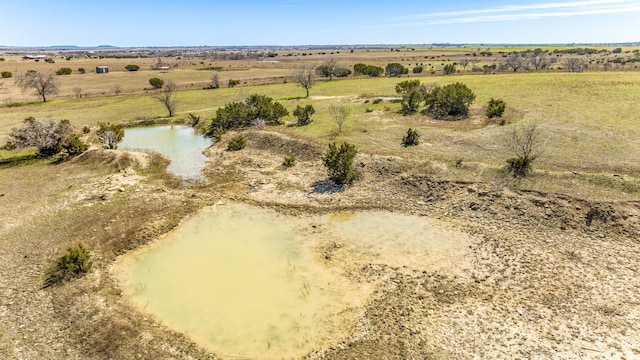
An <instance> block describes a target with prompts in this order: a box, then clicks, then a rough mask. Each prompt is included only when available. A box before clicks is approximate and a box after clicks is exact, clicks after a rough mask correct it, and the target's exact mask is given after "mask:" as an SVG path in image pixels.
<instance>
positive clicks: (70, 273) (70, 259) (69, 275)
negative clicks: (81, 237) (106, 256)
mask: <svg viewBox="0 0 640 360" xmlns="http://www.w3.org/2000/svg"><path fill="white" fill-rule="evenodd" d="M92 265H93V263H92V261H91V254H90V253H89V250H88V249H87V248H86V247H85V246H84V245H83V244H78V246H75V247H69V248H67V252H66V254H64V255H62V256H61V257H59V258H58V259H57V260H56V263H55V266H54V267H53V268H52V269H51V270H50V271H49V276H48V277H47V280H46V283H45V286H52V285H56V284H58V283H60V282H62V281H65V280H70V279H73V278H76V277H80V276H82V275H83V274H85V273H87V272H89V270H91V266H92Z"/></svg>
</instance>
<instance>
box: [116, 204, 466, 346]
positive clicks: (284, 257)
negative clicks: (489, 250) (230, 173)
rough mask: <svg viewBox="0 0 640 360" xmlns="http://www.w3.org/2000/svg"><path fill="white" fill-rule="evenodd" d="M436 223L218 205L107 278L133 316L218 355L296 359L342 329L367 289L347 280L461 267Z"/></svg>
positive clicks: (462, 245)
mask: <svg viewBox="0 0 640 360" xmlns="http://www.w3.org/2000/svg"><path fill="white" fill-rule="evenodd" d="M440 225H441V224H438V223H436V222H434V221H432V220H429V219H427V218H423V217H417V216H409V215H401V214H395V213H388V212H381V211H363V212H356V213H333V214H326V215H301V216H298V217H293V216H287V215H283V214H280V213H278V212H276V211H273V210H269V209H263V208H259V207H254V206H249V205H243V204H235V203H230V204H220V205H216V206H213V207H210V208H206V209H204V210H203V211H201V212H199V213H198V214H196V215H195V216H193V217H191V218H189V219H187V220H186V221H184V222H183V223H182V224H181V225H180V226H179V227H178V228H176V229H175V230H174V231H172V232H171V233H169V234H167V235H166V236H164V237H162V238H161V239H159V240H157V241H155V242H154V243H153V244H151V245H149V246H146V247H143V248H141V249H139V250H137V251H135V252H133V253H130V254H128V255H126V256H124V257H122V258H121V259H119V261H118V262H117V263H116V265H115V266H114V273H115V274H116V275H117V277H118V278H119V279H120V281H121V283H122V286H123V288H124V290H125V293H126V295H127V297H128V298H129V299H130V300H131V301H132V302H133V303H134V304H135V305H136V306H137V307H138V308H139V309H140V310H141V311H143V312H145V313H147V314H148V316H153V317H155V318H157V319H158V320H159V321H161V322H163V323H164V324H166V325H167V326H169V327H171V328H173V329H175V330H177V331H180V332H182V333H185V334H186V335H188V336H189V337H190V338H192V339H193V340H194V341H196V342H197V343H199V344H200V345H201V346H203V347H205V348H207V349H209V350H210V351H212V352H214V353H215V354H217V355H219V356H222V357H232V358H257V359H283V358H284V359H290V358H299V357H301V356H304V355H305V354H307V353H308V352H310V351H313V350H317V349H320V348H322V347H327V346H330V345H332V344H336V343H337V342H339V341H340V340H341V339H344V338H345V337H346V336H348V335H349V334H350V333H352V331H353V330H354V328H355V325H356V321H357V318H358V314H359V313H361V312H362V310H363V306H364V305H365V304H366V302H367V301H368V300H369V297H370V294H371V292H372V290H373V287H374V286H375V284H373V283H368V282H367V281H365V280H363V279H361V278H358V276H354V275H353V274H354V273H358V271H359V269H361V268H362V267H363V266H366V265H368V264H372V263H373V264H387V265H390V266H394V267H402V266H406V267H408V268H412V269H417V270H426V271H443V272H450V273H460V272H463V271H464V270H465V269H467V268H469V267H470V263H469V245H470V243H471V239H470V238H469V237H468V236H466V235H465V234H463V233H459V232H456V231H453V230H451V229H447V228H446V227H443V226H440Z"/></svg>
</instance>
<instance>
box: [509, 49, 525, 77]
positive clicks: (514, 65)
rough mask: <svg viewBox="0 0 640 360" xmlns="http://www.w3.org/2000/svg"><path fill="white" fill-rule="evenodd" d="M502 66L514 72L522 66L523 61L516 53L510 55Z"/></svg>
mask: <svg viewBox="0 0 640 360" xmlns="http://www.w3.org/2000/svg"><path fill="white" fill-rule="evenodd" d="M504 64H505V65H506V66H507V67H510V68H511V69H513V71H514V72H516V71H518V69H520V68H522V67H523V66H524V59H523V58H522V57H521V56H520V54H518V53H517V52H514V53H511V54H510V55H509V56H507V60H505V62H504Z"/></svg>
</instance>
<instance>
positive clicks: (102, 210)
mask: <svg viewBox="0 0 640 360" xmlns="http://www.w3.org/2000/svg"><path fill="white" fill-rule="evenodd" d="M246 135H247V138H248V140H249V146H248V147H247V148H246V149H245V150H242V151H239V152H234V153H230V152H227V151H224V149H223V145H220V146H214V147H212V148H211V149H210V151H209V154H208V155H209V157H210V160H211V162H210V164H209V165H208V167H207V169H206V173H207V174H208V176H209V177H210V179H211V184H210V185H209V186H206V187H202V188H186V189H185V188H177V189H173V188H171V187H169V186H167V183H166V182H163V181H162V180H161V179H159V180H149V179H148V178H147V177H145V176H140V175H137V174H136V173H135V172H133V171H132V170H127V169H129V167H128V166H126V165H127V164H126V163H124V162H122V163H118V166H116V168H120V169H122V171H118V170H114V171H107V170H105V169H106V167H107V166H109V164H111V163H112V162H111V163H110V162H109V160H108V159H107V160H105V162H106V164H105V163H101V165H100V166H96V165H93V163H92V162H91V161H87V160H85V161H84V162H78V163H73V164H64V165H57V166H51V165H43V166H30V167H25V168H12V169H11V170H10V174H9V172H8V171H6V170H2V172H0V179H1V182H0V184H2V190H0V193H2V194H4V195H3V196H2V197H0V202H1V204H2V207H1V208H0V209H1V210H0V217H1V218H2V224H3V226H2V227H0V261H1V264H2V267H0V288H1V289H2V294H3V296H2V299H1V300H0V325H1V328H0V355H1V356H0V357H4V358H16V359H41V358H47V359H89V358H90V359H96V358H98V359H99V358H102V359H114V358H144V359H152V358H153V359H155V358H180V359H183V358H184V359H189V358H215V355H213V354H208V353H206V352H205V351H203V350H202V349H200V348H199V347H197V346H196V345H194V344H193V343H192V342H190V341H189V340H188V339H185V338H184V337H183V336H180V335H179V334H176V333H174V332H172V331H171V330H169V329H167V328H165V327H164V326H162V325H160V324H158V323H157V322H155V321H153V320H152V319H149V318H145V316H144V315H142V314H140V313H138V312H137V311H134V310H133V309H132V308H131V307H130V306H129V305H128V302H127V301H126V299H124V298H123V296H122V294H121V291H120V288H119V287H118V285H117V284H116V282H115V281H114V279H113V277H112V275H111V274H110V272H109V267H110V265H111V264H112V263H113V261H114V259H115V258H116V256H118V255H120V254H123V253H125V252H126V251H128V250H130V249H133V248H136V247H138V246H139V245H140V244H143V243H146V242H148V241H151V240H153V239H155V238H156V237H157V236H159V235H160V234H162V233H165V232H166V231H168V230H169V229H171V228H173V227H175V226H176V225H177V224H178V223H179V222H180V220H181V219H183V218H185V217H186V216H188V215H189V214H192V213H193V212H195V211H197V210H198V209H200V208H202V207H204V206H206V205H210V204H213V203H216V202H218V201H220V200H221V199H222V200H225V199H233V200H234V201H242V202H247V203H251V204H254V205H258V206H264V207H269V208H274V209H276V210H278V211H280V212H282V213H286V214H294V215H295V214H299V213H301V212H303V213H326V212H335V211H349V210H358V209H381V210H388V211H398V212H403V213H410V214H416V215H422V216H425V217H429V218H434V219H440V220H441V221H443V222H446V223H447V224H448V225H449V226H451V227H452V228H455V229H458V230H462V231H464V232H466V233H467V234H469V235H470V236H472V237H473V238H474V239H475V240H474V242H473V244H472V245H471V247H472V248H471V250H472V254H473V255H472V259H471V268H470V269H469V270H467V271H465V272H463V273H461V274H448V273H442V272H429V271H425V270H418V269H414V268H411V267H397V266H393V265H392V264H387V263H385V262H384V259H381V260H380V261H378V262H370V263H357V262H356V263H351V264H350V265H349V266H346V265H345V264H346V263H348V259H349V254H348V253H346V252H345V251H346V249H347V247H341V246H335V244H327V246H326V247H325V248H323V249H318V256H321V257H322V261H326V262H327V263H328V264H329V265H331V264H332V262H333V263H335V264H336V266H341V267H343V268H344V271H345V274H347V275H348V276H350V277H351V278H352V279H357V280H359V281H363V282H369V283H371V284H373V285H374V286H375V289H374V290H373V295H372V297H371V298H370V299H369V301H368V302H367V304H366V305H365V306H364V307H363V308H362V309H361V311H360V312H359V313H358V314H357V316H356V320H355V322H356V330H355V331H354V332H353V334H351V335H350V336H349V337H347V338H345V339H343V340H342V341H339V342H336V344H334V345H333V346H331V347H328V348H325V349H317V351H315V352H314V353H312V354H309V356H308V357H309V358H328V359H353V358H388V359H396V358H397V359H400V358H412V359H422V358H435V359H440V358H442V359H449V358H461V359H467V358H487V359H494V358H505V359H506V358H567V359H570V358H571V359H575V358H580V357H581V358H602V359H605V358H607V359H609V358H620V359H622V358H627V359H631V358H635V357H640V331H639V330H638V328H639V327H638V326H637V325H638V324H639V323H640V303H639V302H638V300H637V294H638V292H639V290H640V277H639V275H638V271H639V268H638V267H639V264H640V243H639V242H638V240H637V239H638V238H640V204H639V203H637V202H622V203H598V202H591V201H588V200H582V199H575V198H571V197H568V196H564V195H558V194H543V193H535V192H522V191H516V190H513V189H511V188H508V187H504V186H498V185H492V184H477V183H455V182H450V181H447V180H443V179H434V178H432V177H429V176H423V175H417V174H415V173H413V172H412V170H411V168H412V167H411V165H410V164H408V163H406V162H405V161H404V160H402V159H400V158H394V157H379V156H373V155H366V154H363V155H359V156H358V158H357V160H356V162H357V166H358V168H359V170H360V172H361V174H362V176H361V180H359V181H358V182H357V183H356V184H355V185H354V186H352V187H349V188H347V189H343V190H340V189H337V188H336V187H335V186H333V185H332V184H330V183H328V182H326V181H325V177H326V174H325V171H324V168H323V167H322V165H321V163H320V161H319V158H320V155H321V153H322V151H323V149H322V148H318V147H315V146H311V145H309V144H307V143H303V142H301V141H298V140H292V139H288V138H284V137H282V136H281V135H275V134H270V133H265V132H255V133H248V134H246ZM284 155H295V156H296V157H297V159H298V161H297V164H296V166H294V167H293V168H289V169H284V168H283V167H282V166H281V163H282V158H283V156H284ZM25 178H28V179H34V180H30V181H23V182H21V183H20V186H17V185H10V184H13V183H14V182H13V181H12V179H25ZM37 179H47V180H46V181H44V180H37ZM78 241H83V242H85V243H87V244H88V245H89V246H90V247H91V249H92V251H93V253H94V258H95V266H94V269H93V270H92V271H91V273H90V274H88V275H87V276H85V277H84V278H81V279H78V280H75V281H73V282H70V283H67V284H64V285H62V286H60V287H57V288H47V289H42V288H41V287H42V283H43V279H44V276H45V271H46V268H47V267H48V266H49V265H50V264H51V263H52V262H53V260H54V259H55V257H57V256H59V254H61V253H62V251H64V248H65V247H66V246H68V245H71V244H73V243H75V242H78Z"/></svg>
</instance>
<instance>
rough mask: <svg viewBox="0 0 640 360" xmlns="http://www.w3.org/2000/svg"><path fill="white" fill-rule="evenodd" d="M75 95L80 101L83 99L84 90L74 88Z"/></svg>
mask: <svg viewBox="0 0 640 360" xmlns="http://www.w3.org/2000/svg"><path fill="white" fill-rule="evenodd" d="M73 94H74V95H75V96H76V99H80V98H81V97H82V89H81V88H79V87H74V88H73Z"/></svg>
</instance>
